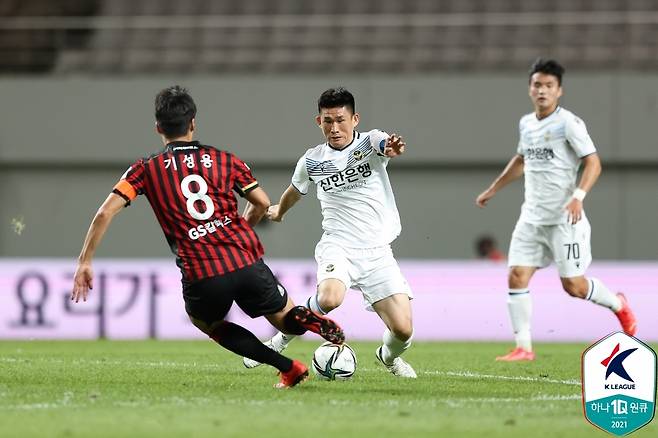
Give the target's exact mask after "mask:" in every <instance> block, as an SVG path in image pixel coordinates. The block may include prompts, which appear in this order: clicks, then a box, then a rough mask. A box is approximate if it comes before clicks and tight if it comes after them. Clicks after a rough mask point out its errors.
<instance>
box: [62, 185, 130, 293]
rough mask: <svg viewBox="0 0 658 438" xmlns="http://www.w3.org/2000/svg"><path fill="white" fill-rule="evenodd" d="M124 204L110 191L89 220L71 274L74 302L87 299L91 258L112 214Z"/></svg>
mask: <svg viewBox="0 0 658 438" xmlns="http://www.w3.org/2000/svg"><path fill="white" fill-rule="evenodd" d="M125 205H126V200H125V199H123V198H122V197H121V196H119V195H116V194H114V193H110V196H108V197H107V199H106V200H105V202H103V204H102V205H101V206H100V208H99V209H98V211H97V212H96V215H95V216H94V219H93V220H92V221H91V225H90V226H89V230H88V231H87V236H86V237H85V242H84V244H83V245H82V251H81V252H80V256H79V257H78V266H77V268H76V270H75V274H74V276H73V291H72V292H71V300H73V301H75V302H76V303H77V302H78V301H80V298H82V300H83V301H87V295H88V294H89V289H93V281H94V273H93V270H92V268H91V260H92V259H93V257H94V253H95V252H96V248H97V247H98V245H100V243H101V240H103V236H104V235H105V232H106V231H107V229H108V227H109V226H110V223H111V222H112V219H113V218H114V216H115V215H116V214H117V213H119V212H120V211H121V210H122V209H123V207H125Z"/></svg>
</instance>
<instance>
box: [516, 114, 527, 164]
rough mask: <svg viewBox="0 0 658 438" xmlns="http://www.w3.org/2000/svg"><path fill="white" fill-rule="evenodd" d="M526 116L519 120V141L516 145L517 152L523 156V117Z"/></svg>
mask: <svg viewBox="0 0 658 438" xmlns="http://www.w3.org/2000/svg"><path fill="white" fill-rule="evenodd" d="M524 118H525V116H524V117H521V120H519V143H518V144H517V146H516V153H517V154H519V155H521V156H523V154H524V152H523V135H522V133H523V119H524Z"/></svg>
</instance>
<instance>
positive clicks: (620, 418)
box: [582, 332, 656, 436]
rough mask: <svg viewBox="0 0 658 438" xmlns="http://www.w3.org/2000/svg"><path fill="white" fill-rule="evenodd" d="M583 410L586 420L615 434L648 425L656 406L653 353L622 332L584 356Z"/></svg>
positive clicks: (607, 337)
mask: <svg viewBox="0 0 658 438" xmlns="http://www.w3.org/2000/svg"><path fill="white" fill-rule="evenodd" d="M582 373H583V410H584V412H585V417H586V418H587V421H589V422H590V423H592V424H593V425H594V426H596V427H598V428H600V429H603V430H605V431H606V432H610V433H611V434H614V435H619V436H621V435H627V434H629V433H631V432H634V431H636V430H637V429H639V428H641V427H642V426H645V425H646V424H648V423H649V422H650V421H651V420H652V419H653V417H654V413H655V406H656V353H655V352H654V351H653V350H652V349H651V347H649V346H648V345H646V344H644V343H643V342H641V341H639V340H638V339H636V338H634V337H631V336H628V335H626V334H624V333H622V332H617V333H613V334H611V335H608V336H606V337H605V338H603V339H601V340H600V341H598V342H596V343H595V344H594V345H592V346H590V347H589V348H588V349H587V350H585V352H584V353H583V359H582Z"/></svg>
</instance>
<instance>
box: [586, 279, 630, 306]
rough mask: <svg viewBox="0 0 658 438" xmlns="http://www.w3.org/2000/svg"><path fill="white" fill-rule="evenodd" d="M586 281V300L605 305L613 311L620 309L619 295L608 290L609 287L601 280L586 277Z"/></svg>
mask: <svg viewBox="0 0 658 438" xmlns="http://www.w3.org/2000/svg"><path fill="white" fill-rule="evenodd" d="M587 283H588V284H589V290H588V291H587V297H586V298H585V299H586V300H588V301H591V302H593V303H596V304H598V305H599V306H603V307H607V308H608V309H610V310H612V311H613V312H617V311H619V309H621V306H622V304H621V300H620V299H619V297H618V296H617V295H615V294H613V293H612V292H610V289H608V288H607V287H606V286H605V284H603V282H602V281H601V280H599V279H598V278H593V277H591V278H588V279H587Z"/></svg>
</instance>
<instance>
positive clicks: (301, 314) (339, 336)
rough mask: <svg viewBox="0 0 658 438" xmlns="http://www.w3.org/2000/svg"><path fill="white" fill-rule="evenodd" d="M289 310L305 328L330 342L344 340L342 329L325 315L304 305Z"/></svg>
mask: <svg viewBox="0 0 658 438" xmlns="http://www.w3.org/2000/svg"><path fill="white" fill-rule="evenodd" d="M290 311H291V312H292V315H293V318H294V319H295V321H297V322H298V323H299V325H301V326H302V327H304V328H305V329H306V330H309V331H312V332H313V333H317V334H318V335H320V336H322V337H323V338H324V339H326V340H327V341H329V342H331V343H332V344H338V345H340V344H342V343H343V342H345V333H343V329H341V328H340V327H339V326H338V324H336V323H335V322H334V321H333V320H331V319H329V318H327V317H326V316H320V315H318V314H317V313H315V312H313V311H312V310H311V309H309V308H308V307H304V306H295V307H293V308H292V309H290Z"/></svg>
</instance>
